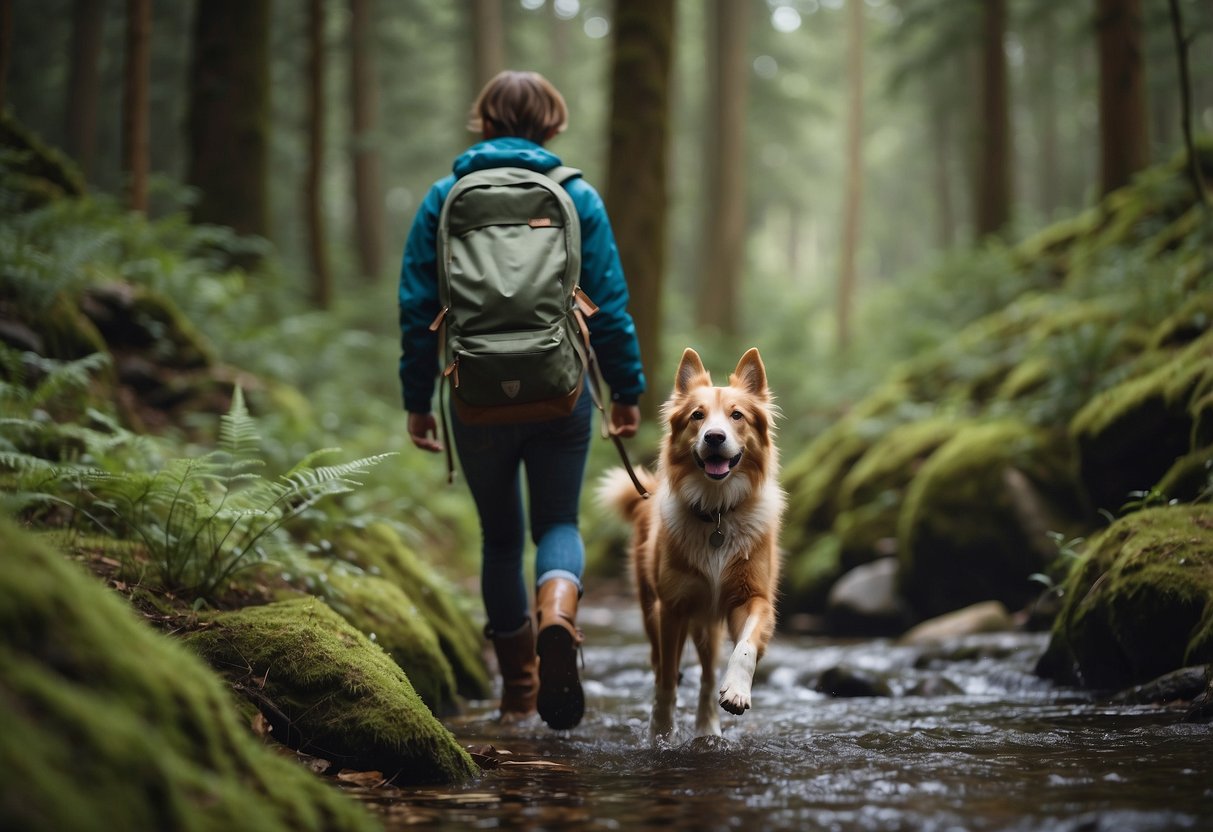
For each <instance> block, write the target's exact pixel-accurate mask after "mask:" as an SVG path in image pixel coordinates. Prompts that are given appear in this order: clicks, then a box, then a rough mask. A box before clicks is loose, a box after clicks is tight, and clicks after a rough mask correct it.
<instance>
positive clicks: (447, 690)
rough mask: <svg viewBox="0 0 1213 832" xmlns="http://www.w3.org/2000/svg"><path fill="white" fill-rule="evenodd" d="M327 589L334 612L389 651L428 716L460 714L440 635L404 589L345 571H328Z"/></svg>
mask: <svg viewBox="0 0 1213 832" xmlns="http://www.w3.org/2000/svg"><path fill="white" fill-rule="evenodd" d="M328 585H329V586H330V587H331V588H332V590H333V593H332V595H331V596H330V597H329V603H330V604H332V606H333V609H335V610H336V611H337V612H338V613H340V614H341V616H342V617H343V618H344V619H345V620H346V621H348V622H350V623H351V624H353V625H354V626H355V627H356V628H358V630H360V631H361V632H362V633H363V634H364V635H366V636H367V637H368V638H371V640H372V641H374V642H375V643H376V644H378V645H379V646H380V647H382V648H383V649H384V650H385V651H387V654H388V655H389V656H391V657H392V659H393V660H394V661H395V662H396V664H398V665H400V667H401V669H403V670H404V672H405V674H406V675H407V676H408V677H409V681H410V682H411V683H412V685H413V689H414V690H415V691H417V695H418V696H420V697H421V701H422V702H424V703H425V704H426V705H427V706H428V707H429V709H430V710H431V711H433V712H434V713H435V714H439V715H442V714H450V713H454V712H455V711H456V710H458V702H457V700H456V696H455V675H454V674H453V673H452V672H451V665H450V663H449V662H447V660H446V656H444V655H443V653H442V648H441V646H439V644H438V636H437V635H435V634H434V629H433V628H432V627H431V626H430V625H429V622H428V621H426V619H425V616H424V615H423V614H422V613H421V611H420V610H419V609H417V605H416V604H414V603H413V601H412V599H410V598H409V597H408V595H406V594H405V593H404V590H402V589H400V587H398V586H396V585H395V584H393V583H392V582H391V581H388V580H386V579H384V578H377V577H375V576H374V575H367V574H364V573H361V572H353V571H350V569H349V568H348V567H346V568H335V569H331V570H329V572H328Z"/></svg>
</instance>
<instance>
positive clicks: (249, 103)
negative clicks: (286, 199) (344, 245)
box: [186, 0, 270, 236]
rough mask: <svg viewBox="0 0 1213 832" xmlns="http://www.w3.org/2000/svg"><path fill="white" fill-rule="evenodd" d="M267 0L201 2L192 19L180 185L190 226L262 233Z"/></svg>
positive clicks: (265, 224)
mask: <svg viewBox="0 0 1213 832" xmlns="http://www.w3.org/2000/svg"><path fill="white" fill-rule="evenodd" d="M269 32H270V3H269V0H205V2H202V3H198V5H197V10H196V12H195V17H194V45H193V49H194V54H193V58H192V62H191V66H190V103H189V115H188V117H187V123H188V133H189V145H190V147H189V164H188V166H187V167H188V172H187V180H186V181H187V182H189V184H190V185H192V186H194V187H195V188H197V189H198V191H199V193H200V198H199V200H198V203H197V205H195V206H194V211H193V217H194V220H195V222H209V223H217V224H220V225H228V226H231V227H232V228H233V229H235V231H236V232H238V233H240V234H259V235H261V236H267V235H268V233H269V191H268V185H269V179H268V171H269V131H270V114H269V109H270V106H269V105H270V84H269Z"/></svg>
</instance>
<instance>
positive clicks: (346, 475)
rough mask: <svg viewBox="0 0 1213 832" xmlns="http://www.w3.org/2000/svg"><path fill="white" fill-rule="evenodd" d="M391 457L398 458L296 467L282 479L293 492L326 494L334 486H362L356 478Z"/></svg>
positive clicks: (383, 457) (364, 458)
mask: <svg viewBox="0 0 1213 832" xmlns="http://www.w3.org/2000/svg"><path fill="white" fill-rule="evenodd" d="M390 456H396V453H395V452H394V451H393V452H390V453H384V454H375V455H374V456H366V457H363V458H362V459H355V460H353V461H352V462H343V463H341V464H339V465H323V466H321V467H319V468H310V467H309V468H302V469H300V467H299V466H298V465H296V466H295V468H293V469H292V470H291V471H290V472H288V473H286V474H283V475H282V477H281V478H280V479H282V480H283V481H284V482H285V483H287V484H288V485H289V486H290V488H291V490H292V491H295V492H298V493H301V494H306V493H310V492H313V491H316V490H320V491H322V492H324V493H331V492H329V491H328V489H330V488H331V487H332V486H335V485H336V486H341V487H345V488H353V487H357V486H360V485H362V483H361V482H360V481H359V480H356V479H354V477H356V476H359V475H361V474H364V473H366V471H368V470H369V469H371V468H373V467H374V466H376V465H378V464H379V463H380V462H382V461H383V460H385V459H387V458H388V457H390Z"/></svg>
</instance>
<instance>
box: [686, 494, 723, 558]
mask: <svg viewBox="0 0 1213 832" xmlns="http://www.w3.org/2000/svg"><path fill="white" fill-rule="evenodd" d="M691 511H693V512H695V516H696V517H698V518H699V519H700V520H702V521H703V522H705V523H715V524H716V528H715V529H713V530H712V533H711V534H710V535H708V544H709V545H710V546H711V547H712V548H713V549H719V548H720V547H721V546H723V545H724V529H722V528H721V524H722V523H723V522H724V510H723V509H718V510H717V511H716V513H715V514H713V513H712V512H709V511H705V510H704V509H702V508H700V507H699V506H698V505H694V506H691Z"/></svg>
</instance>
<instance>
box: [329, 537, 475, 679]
mask: <svg viewBox="0 0 1213 832" xmlns="http://www.w3.org/2000/svg"><path fill="white" fill-rule="evenodd" d="M332 543H333V546H334V548H335V549H336V551H337V554H338V555H339V556H340V557H342V558H344V559H346V560H348V561H351V562H353V563H355V564H357V565H358V566H360V567H362V568H363V569H365V570H366V571H367V572H369V573H371V574H373V575H378V576H379V577H382V578H385V579H387V580H388V581H391V582H392V583H393V584H395V585H396V586H398V587H399V588H400V589H401V590H403V591H404V593H405V594H406V595H407V596H408V597H409V598H410V599H411V600H412V602H413V603H414V604H416V605H417V608H418V609H420V610H421V612H422V614H423V615H424V616H425V618H426V620H427V621H428V622H429V624H430V626H431V627H433V629H434V633H435V634H436V635H437V636H438V644H439V645H440V646H441V647H442V652H443V654H444V655H445V656H446V659H447V661H448V662H449V663H450V665H451V670H452V671H453V672H454V674H455V687H456V690H457V691H458V693H459V695H460V696H463V697H465V698H467V699H486V698H488V697H489V696H491V695H492V691H493V688H492V685H491V684H490V682H489V677H488V668H487V666H486V665H485V661H484V653H483V648H484V645H485V641H484V637H483V636H482V635H481V632H480V629H479V628H478V627H477V626H476V624H475V622H474V621H473V620H472V618H471V616H470V615H469V614H468V612H467V611H465V610H464V609H462V608H461V607H460V606H459V604H458V603H457V602H456V599H455V595H454V593H453V592H452V591H451V589H450V587H449V586H447V585H446V584H445V583H444V582H443V581H442V580H441V579H440V578H439V577H438V576H437V575H436V574H435V573H434V570H433V569H432V568H431V567H428V566H426V565H424V564H423V563H422V562H421V560H420V559H419V558H418V557H417V554H416V553H415V552H414V551H413V550H412V549H411V548H410V547H409V546H408V544H407V543H405V542H404V541H403V540H402V539H401V537H400V535H399V534H398V533H397V532H396V530H395V529H393V528H392V527H391V526H390V525H389V524H387V523H372V524H370V525H368V526H366V527H365V528H357V529H355V528H346V529H342V530H341V531H340V532H338V533H337V535H336V536H335V537H334V539H333V541H332Z"/></svg>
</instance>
